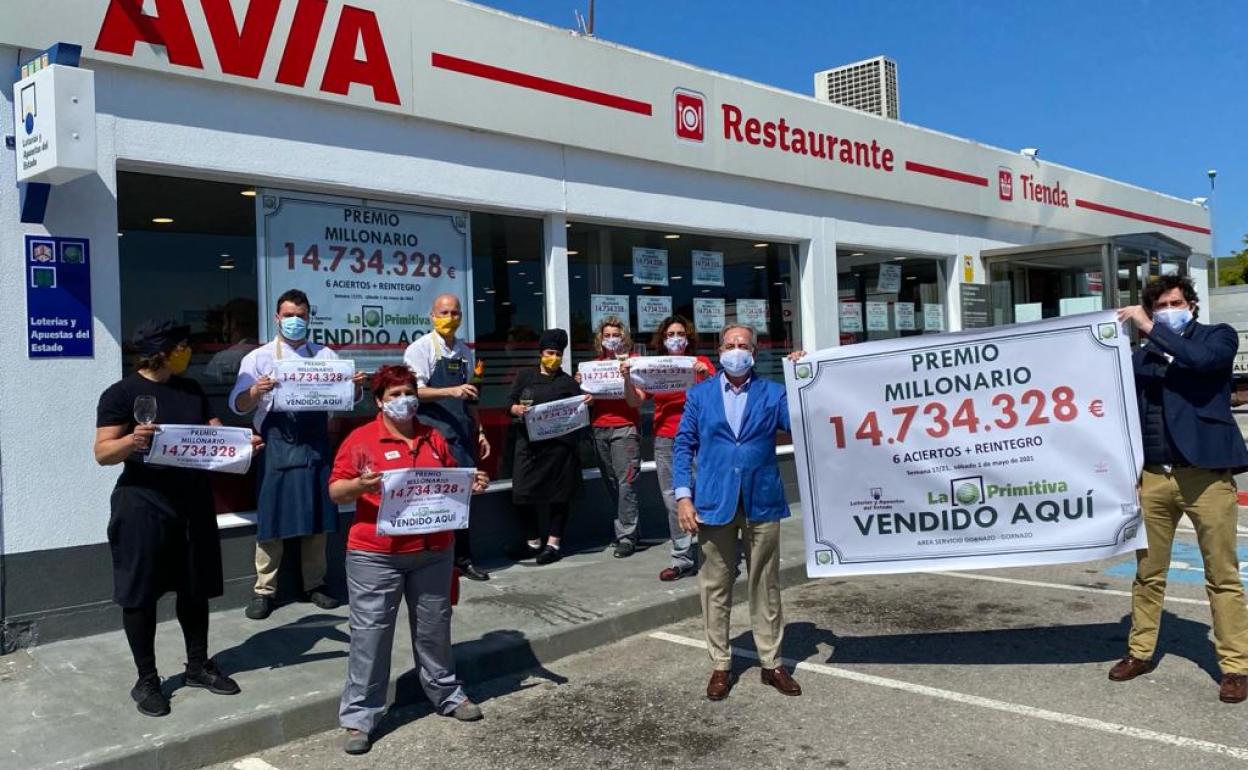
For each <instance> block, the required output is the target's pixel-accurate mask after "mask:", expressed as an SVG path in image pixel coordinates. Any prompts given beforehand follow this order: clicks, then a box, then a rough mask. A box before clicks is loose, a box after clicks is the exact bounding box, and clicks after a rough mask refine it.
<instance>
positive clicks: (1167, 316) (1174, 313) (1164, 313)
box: [1153, 307, 1192, 334]
mask: <svg viewBox="0 0 1248 770" xmlns="http://www.w3.org/2000/svg"><path fill="white" fill-rule="evenodd" d="M1191 322H1192V311H1191V309H1190V308H1185V307H1172V308H1166V309H1165V310H1158V311H1157V312H1155V313H1153V323H1159V324H1161V325H1162V326H1164V327H1166V328H1167V329H1169V330H1170V331H1172V332H1174V333H1175V334H1180V333H1182V331H1183V330H1184V329H1186V328H1187V325H1188V324H1189V323H1191Z"/></svg>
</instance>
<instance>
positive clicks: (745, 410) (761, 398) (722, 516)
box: [672, 326, 805, 701]
mask: <svg viewBox="0 0 1248 770" xmlns="http://www.w3.org/2000/svg"><path fill="white" fill-rule="evenodd" d="M756 346H757V339H756V337H755V335H754V330H753V329H751V328H749V327H746V326H728V327H725V328H724V330H723V331H722V332H720V364H721V365H722V367H723V370H724V372H723V374H722V375H721V376H718V377H714V378H712V379H709V380H705V381H703V382H701V383H699V384H697V385H695V386H694V387H693V388H691V389H690V390H689V393H688V395H687V397H686V401H685V412H684V415H683V416H682V417H681V420H680V428H679V430H678V432H677V434H676V442H675V445H674V447H673V458H672V485H673V487H674V488H675V497H676V499H677V506H678V508H677V517H678V519H679V522H680V526H681V529H683V530H684V531H685V532H688V533H690V534H697V535H698V546H699V549H700V550H701V553H702V559H701V561H702V568H701V570H700V571H699V572H698V585H699V589H700V591H701V594H702V616H703V622H704V624H705V631H706V642H707V650H708V652H709V653H710V657H711V663H712V665H713V667H714V669H713V671H712V672H711V678H710V681H709V682H708V683H707V687H706V697H707V698H708V699H709V700H714V701H717V700H723V699H724V698H726V697H728V693H729V691H730V690H731V689H732V685H733V682H732V673H731V669H732V648H731V647H730V645H729V628H730V625H731V613H732V589H733V584H734V583H735V582H736V578H737V540H738V537H739V538H740V539H741V541H742V543H743V545H744V548H745V558H746V565H747V566H746V569H747V572H748V585H749V601H750V620H751V626H752V628H753V631H754V643H755V647H757V649H758V658H759V663H760V664H761V666H762V682H763V684H765V685H768V686H771V687H775V688H776V689H777V690H778V691H779V692H781V693H782V694H784V695H801V694H802V688H801V687H800V686H799V685H798V683H797V682H796V681H795V680H794V679H793V677H792V676H791V675H790V674H789V672H788V671H787V670H786V669H785V668H784V666H783V665H782V664H781V662H780V644H781V641H782V640H783V638H784V614H783V608H782V606H781V598H780V520H781V519H784V518H786V517H787V516H788V515H789V509H788V505H787V504H786V502H785V499H784V484H783V482H782V481H781V479H780V469H779V466H778V464H777V462H776V444H775V442H776V432H777V431H778V430H784V431H786V432H787V431H789V430H790V426H789V406H788V397H787V395H786V394H785V390H784V386H783V385H780V384H779V383H775V382H771V381H770V380H767V379H764V378H761V377H757V376H755V372H754V350H755V347H756ZM804 355H805V353H804V352H803V351H794V352H793V353H791V354H790V355H789V358H790V359H791V360H794V361H796V360H797V359H799V358H801V357H802V356H804ZM695 459H696V461H697V466H698V471H699V472H698V479H697V488H696V490H695V488H694V480H693V465H694V460H695Z"/></svg>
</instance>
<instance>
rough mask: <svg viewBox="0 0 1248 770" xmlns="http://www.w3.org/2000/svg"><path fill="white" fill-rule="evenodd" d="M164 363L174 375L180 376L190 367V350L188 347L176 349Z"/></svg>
mask: <svg viewBox="0 0 1248 770" xmlns="http://www.w3.org/2000/svg"><path fill="white" fill-rule="evenodd" d="M165 361H166V362H167V363H168V364H169V368H170V370H172V371H173V373H174V374H182V373H183V372H185V371H186V367H188V366H190V365H191V349H190V348H189V347H182V348H176V349H175V350H174V351H173V352H172V353H170V354H169V356H168V357H167V358H166V359H165Z"/></svg>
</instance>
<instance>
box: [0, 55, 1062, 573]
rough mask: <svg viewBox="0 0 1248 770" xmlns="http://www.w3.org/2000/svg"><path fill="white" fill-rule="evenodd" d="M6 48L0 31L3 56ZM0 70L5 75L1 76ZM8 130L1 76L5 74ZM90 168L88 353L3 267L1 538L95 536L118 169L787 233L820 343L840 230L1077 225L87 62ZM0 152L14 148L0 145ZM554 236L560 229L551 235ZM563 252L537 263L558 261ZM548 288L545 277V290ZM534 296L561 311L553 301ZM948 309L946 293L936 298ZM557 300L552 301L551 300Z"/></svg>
mask: <svg viewBox="0 0 1248 770" xmlns="http://www.w3.org/2000/svg"><path fill="white" fill-rule="evenodd" d="M15 60H16V52H15V51H13V50H12V49H4V48H2V47H0V61H15ZM4 82H5V83H6V84H7V83H8V82H9V81H8V80H7V79H6V80H5V81H4ZM4 91H5V94H4V97H3V98H4V105H3V107H4V115H3V118H2V120H3V121H4V126H5V133H12V132H13V126H12V115H13V111H12V105H11V103H10V100H11V98H12V89H11V87H8V86H7V85H6V87H5V88H4ZM96 104H97V109H98V111H99V113H100V117H99V131H98V133H99V154H100V170H101V171H100V175H99V176H98V177H89V178H87V179H83V180H79V181H77V182H74V183H72V184H69V185H66V186H64V187H62V188H58V189H55V190H54V191H53V196H52V205H51V207H50V209H49V216H48V223H47V228H46V230H47V232H49V233H51V234H56V235H78V236H87V237H89V238H90V239H91V251H92V257H93V262H94V264H93V265H92V302H93V306H94V311H95V315H96V324H95V332H96V342H95V346H96V355H95V358H94V360H83V361H75V360H46V361H31V360H28V359H27V358H26V348H25V340H24V331H25V329H26V319H25V315H24V310H25V302H24V291H25V290H24V284H23V283H22V281H23V278H22V276H21V271H19V270H15V269H13V268H12V267H10V268H9V269H7V270H4V271H0V291H2V292H3V296H5V297H6V298H9V300H10V301H8V302H5V303H0V323H2V324H3V325H4V326H3V328H7V329H12V330H15V331H14V332H13V333H10V334H9V335H7V336H6V337H5V338H4V339H3V341H2V342H0V404H3V407H2V412H0V481H2V483H3V490H2V497H0V505H2V506H3V507H2V509H0V510H2V512H3V516H4V530H3V532H4V544H3V547H4V551H5V552H6V553H18V552H24V551H31V550H42V549H49V548H59V547H67V546H75V545H83V544H88V543H97V542H102V541H103V540H104V539H105V526H106V523H107V519H108V497H109V493H110V491H111V488H112V485H113V483H114V481H115V479H116V475H117V469H104V468H99V467H97V466H96V465H95V463H94V461H93V460H92V457H91V439H92V434H93V432H94V424H95V405H96V400H97V398H98V396H99V393H100V392H101V391H102V390H103V389H104V388H105V387H107V386H108V384H110V383H111V382H113V381H115V380H116V379H118V377H119V376H120V375H121V372H122V361H121V356H120V344H119V341H118V339H117V335H118V334H119V324H120V320H119V319H120V312H119V304H120V302H119V289H118V276H117V239H116V236H115V232H116V217H117V214H116V197H115V177H116V169H117V168H119V167H120V168H123V169H127V170H147V171H158V172H165V173H171V174H182V175H194V176H202V177H207V178H229V179H234V180H237V181H241V182H248V183H253V184H272V185H276V186H289V187H296V188H301V189H308V190H313V191H321V192H350V193H352V194H360V195H365V194H367V195H368V196H370V197H377V198H392V199H396V200H402V201H409V202H424V203H431V204H435V205H437V204H441V205H448V206H455V207H468V208H485V209H497V210H508V211H515V212H528V213H532V214H534V215H542V216H545V215H550V214H553V215H556V216H552V217H548V218H547V231H548V232H549V231H550V230H552V229H556V228H557V229H559V230H560V231H562V222H563V218H564V217H566V218H567V219H572V220H580V221H586V220H600V221H608V222H631V223H635V224H639V225H649V226H653V227H655V228H662V229H668V228H672V229H680V230H683V231H705V232H709V233H718V234H722V235H729V236H732V235H737V236H748V237H765V238H767V239H769V240H776V241H781V240H783V241H790V242H794V243H797V244H799V245H800V253H801V260H800V263H801V264H800V275H801V289H800V291H801V296H800V308H801V313H802V328H803V336H804V338H803V340H802V341H801V342H802V345H803V346H804V347H806V348H807V349H810V350H814V349H817V348H820V347H828V346H831V345H835V344H836V341H837V328H836V323H837V322H836V313H835V302H836V260H835V255H836V246H837V243H838V242H840V243H845V244H852V245H855V246H867V247H878V248H886V249H887V248H892V249H902V250H906V251H911V252H923V253H930V254H935V255H942V256H945V257H947V258H949V260H950V263H949V279H950V287H949V290H950V292H951V294H950V296H951V297H956V294H954V293H953V292H955V291H956V286H954V284H955V283H956V281H957V280H958V276H959V274H960V269H959V262H958V261H957V259H958V258H959V256H960V255H961V254H975V255H978V253H979V251H980V250H981V249H984V248H995V247H1001V246H1010V245H1016V244H1020V243H1028V242H1035V241H1051V240H1060V239H1063V238H1070V237H1081V236H1083V235H1085V234H1083V233H1069V232H1058V231H1051V230H1042V229H1039V228H1035V227H1029V226H1022V225H1012V224H1009V223H1004V222H1000V221H994V220H989V219H986V218H983V217H979V216H972V215H962V214H950V213H948V212H940V211H935V210H931V209H923V208H917V207H914V206H908V205H900V204H893V203H888V202H884V201H877V200H869V199H864V198H856V197H852V196H848V195H844V194H838V193H825V192H818V191H814V190H811V189H809V188H799V187H793V186H787V185H781V184H777V183H771V182H761V181H754V180H749V179H746V178H742V177H730V176H723V175H719V174H714V173H710V172H705V171H698V170H691V169H686V168H678V167H674V166H665V165H661V164H658V163H652V162H640V161H635V160H631V159H627V158H623V157H620V156H612V155H605V154H600V153H593V152H589V151H584V150H575V149H565V148H562V147H558V146H554V145H549V144H542V143H539V142H535V141H530V140H523V139H516V138H509V137H503V136H497V135H491V134H486V133H481V132H475V131H469V130H464V129H458V128H454V127H450V126H445V125H441V124H436V123H429V122H422V121H417V120H414V119H410V118H403V117H398V116H392V115H387V114H384V113H378V112H365V111H360V110H354V109H351V108H349V107H343V106H336V105H333V104H327V103H324V102H316V101H310V100H305V99H298V98H293V97H287V96H282V95H278V94H274V93H266V92H262V91H256V90H248V89H238V88H230V87H228V86H225V85H221V84H216V83H211V82H207V81H195V80H187V79H177V78H172V77H168V76H162V75H158V74H154V73H149V72H142V71H136V70H133V69H122V68H117V67H112V66H108V65H98V66H97V67H96ZM10 158H11V156H10ZM0 221H2V222H3V223H4V227H3V230H2V232H0V253H3V254H4V255H5V259H6V261H9V262H8V264H10V265H12V264H13V262H12V261H11V260H14V259H16V255H20V254H21V250H22V240H21V237H22V235H23V234H24V233H26V232H30V233H43V232H44V228H40V227H21V226H18V225H17V222H18V202H17V195H16V189H15V188H14V167H13V163H12V160H11V159H6V162H5V163H4V164H3V168H2V169H0ZM549 246H550V247H551V248H558V249H559V250H562V249H563V244H561V243H552V244H549ZM565 259H566V256H564V255H562V254H552V255H551V261H552V264H550V265H549V266H548V270H550V271H551V272H552V274H554V275H558V274H562V275H564V276H566V266H565V267H564V268H563V269H562V271H561V270H560V267H559V263H560V261H561V260H565ZM552 293H553V290H552ZM547 304H548V306H549V307H550V308H552V309H553V310H554V312H556V313H561V312H562V313H566V302H565V303H563V304H562V305H560V303H558V302H555V301H554V300H553V299H552V300H550V301H548V303H547ZM948 304H949V306H950V308H951V309H952V310H955V311H956V307H957V303H956V302H949V303H948ZM561 308H562V310H561Z"/></svg>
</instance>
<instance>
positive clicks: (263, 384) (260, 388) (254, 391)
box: [247, 374, 277, 404]
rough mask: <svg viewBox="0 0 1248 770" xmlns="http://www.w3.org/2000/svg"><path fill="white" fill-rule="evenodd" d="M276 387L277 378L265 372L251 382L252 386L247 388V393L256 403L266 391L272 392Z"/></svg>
mask: <svg viewBox="0 0 1248 770" xmlns="http://www.w3.org/2000/svg"><path fill="white" fill-rule="evenodd" d="M275 387H277V380H275V379H273V377H272V376H271V375H268V374H265V375H262V376H261V377H260V379H258V380H256V381H255V382H253V383H252V384H251V387H250V388H248V389H247V395H248V396H250V397H251V402H252V403H253V404H254V403H255V402H257V401H259V400H260V397H261V396H263V395H264V394H265V393H270V392H272V390H273V388H275Z"/></svg>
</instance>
